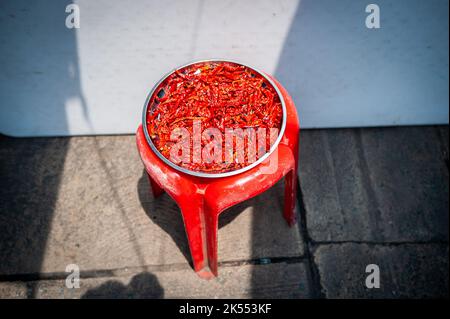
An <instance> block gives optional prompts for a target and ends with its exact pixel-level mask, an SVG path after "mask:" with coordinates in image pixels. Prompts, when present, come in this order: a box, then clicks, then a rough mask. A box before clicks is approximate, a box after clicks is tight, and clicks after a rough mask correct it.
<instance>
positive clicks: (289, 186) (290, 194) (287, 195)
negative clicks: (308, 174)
mask: <svg viewBox="0 0 450 319" xmlns="http://www.w3.org/2000/svg"><path fill="white" fill-rule="evenodd" d="M284 180H285V186H284V212H283V215H284V218H285V219H286V221H287V223H288V224H289V226H292V225H294V224H295V221H296V216H295V204H296V202H297V198H296V193H297V173H296V170H295V169H292V170H290V171H289V173H287V174H286V176H285V178H284Z"/></svg>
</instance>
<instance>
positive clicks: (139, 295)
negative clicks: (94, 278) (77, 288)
mask: <svg viewBox="0 0 450 319" xmlns="http://www.w3.org/2000/svg"><path fill="white" fill-rule="evenodd" d="M163 297H164V289H163V288H162V287H161V284H160V283H159V281H158V278H157V277H156V276H155V275H154V274H152V273H150V272H142V273H139V274H137V275H135V276H134V277H133V278H132V279H131V280H130V283H129V284H128V285H124V284H123V283H121V282H120V281H118V280H109V281H107V282H105V283H103V284H101V285H100V286H98V287H95V288H92V289H90V290H88V291H87V292H86V293H85V294H84V295H83V296H82V297H81V299H161V298H163Z"/></svg>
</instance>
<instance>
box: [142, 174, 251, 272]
mask: <svg viewBox="0 0 450 319" xmlns="http://www.w3.org/2000/svg"><path fill="white" fill-rule="evenodd" d="M137 189H138V194H139V201H140V202H141V205H142V208H143V209H144V211H145V213H146V214H147V216H148V217H149V218H150V219H151V220H152V221H153V222H154V223H155V224H157V225H158V226H159V227H160V228H161V229H162V230H164V231H165V232H166V233H167V234H169V235H170V237H172V239H173V241H174V242H175V244H176V245H177V247H178V248H179V249H180V251H181V253H182V254H183V255H184V257H185V258H186V260H187V261H188V263H189V265H190V266H191V267H192V268H193V264H192V259H191V254H190V251H189V244H188V241H187V236H186V231H185V229H184V223H183V217H182V215H181V211H180V208H179V207H178V205H177V203H176V202H175V201H174V200H173V199H172V198H171V197H170V196H169V195H168V194H167V193H164V194H163V195H161V196H160V197H158V198H157V199H155V198H154V197H153V195H152V192H151V186H150V183H149V180H148V177H147V172H146V171H145V170H143V172H142V176H141V178H140V179H139V181H138V185H137ZM251 204H252V203H251V202H250V201H245V202H242V203H239V204H237V205H235V206H233V207H231V208H229V209H227V210H226V211H225V212H223V213H222V214H221V215H220V218H219V229H220V228H222V227H224V226H226V225H228V224H229V223H231V222H232V221H233V220H234V219H235V218H236V217H237V216H238V215H239V214H240V213H241V212H243V211H244V210H245V209H246V208H248V207H250V206H252V205H251Z"/></svg>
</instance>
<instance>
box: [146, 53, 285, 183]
mask: <svg viewBox="0 0 450 319" xmlns="http://www.w3.org/2000/svg"><path fill="white" fill-rule="evenodd" d="M207 62H219V63H220V62H228V63H234V64H239V65H242V66H245V67H246V68H249V69H251V70H253V71H255V72H257V73H258V74H259V75H261V76H262V77H264V78H265V79H266V80H267V81H268V82H269V83H270V84H271V85H272V87H273V88H274V89H275V91H276V92H277V94H278V97H279V99H280V102H281V108H282V111H283V119H282V122H281V129H280V132H279V133H278V137H277V139H276V140H275V142H274V143H273V145H272V146H271V148H270V150H269V152H267V153H266V154H264V155H263V156H262V157H261V158H259V159H258V160H257V161H255V162H254V163H252V164H250V165H247V166H245V167H242V168H240V169H237V170H234V171H229V172H224V173H205V172H199V171H193V170H189V169H186V168H184V167H181V166H179V165H177V164H175V163H173V162H171V161H170V160H169V159H167V158H166V157H164V155H162V154H161V153H160V152H159V150H158V149H157V148H156V146H155V145H154V144H153V141H152V139H151V137H150V135H149V133H148V130H147V111H148V107H149V104H150V99H151V98H152V96H153V94H154V93H155V91H156V90H157V89H158V88H159V86H160V84H162V83H163V82H164V81H165V80H166V79H167V78H168V77H169V76H170V75H172V74H173V73H174V72H175V71H177V70H180V69H183V68H186V67H188V66H191V65H193V64H198V63H207ZM286 117H287V112H286V103H285V101H284V97H283V94H282V93H281V91H280V89H279V88H278V86H277V85H276V84H275V82H274V81H273V80H272V79H271V78H269V76H268V75H266V74H265V73H264V72H262V71H260V70H258V69H257V68H254V67H252V66H249V65H248V64H245V63H241V62H238V61H234V60H228V59H208V60H196V61H193V62H189V63H186V64H183V65H181V66H179V67H177V68H174V69H172V70H171V71H170V72H168V73H167V74H165V75H164V76H163V77H162V78H161V79H160V80H159V81H158V82H157V83H156V84H155V85H154V86H153V88H152V90H151V91H150V93H149V94H148V95H147V98H146V99H145V104H144V109H143V112H142V126H143V130H144V135H145V139H146V140H147V143H148V144H149V145H150V148H151V149H152V151H153V152H154V153H155V154H156V155H157V156H158V157H159V158H160V159H161V160H162V161H163V162H164V163H166V164H167V165H169V166H170V167H172V168H174V169H176V170H178V171H180V172H182V173H185V174H188V175H192V176H197V177H206V178H221V177H228V176H233V175H237V174H240V173H243V172H246V171H248V170H250V169H252V168H253V167H255V166H257V165H258V164H260V163H262V162H263V161H264V160H265V159H266V158H267V157H269V156H270V155H271V154H272V153H273V152H274V151H275V150H276V149H277V147H278V144H279V143H280V141H281V139H282V138H283V135H284V131H285V129H286Z"/></svg>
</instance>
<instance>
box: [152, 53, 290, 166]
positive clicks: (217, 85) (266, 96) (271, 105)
mask: <svg viewBox="0 0 450 319" xmlns="http://www.w3.org/2000/svg"><path fill="white" fill-rule="evenodd" d="M149 103H150V105H149V108H148V114H147V128H148V132H149V134H150V137H151V139H152V141H153V144H154V145H155V146H156V148H157V149H158V150H159V151H160V153H161V154H162V155H163V156H164V157H166V158H167V159H169V160H170V147H171V146H172V145H173V144H174V141H171V139H170V134H171V132H172V131H173V130H174V129H175V128H177V127H180V128H186V129H187V130H188V131H189V132H190V133H191V147H192V133H193V132H192V126H193V121H196V120H198V121H201V126H202V130H204V129H206V128H217V129H219V130H220V132H221V134H222V144H223V145H222V146H223V147H224V146H225V140H226V139H225V129H226V128H230V129H236V128H242V129H246V128H255V129H256V128H266V129H270V128H277V129H280V127H281V122H282V116H283V113H282V107H281V102H280V99H279V97H278V94H277V92H276V91H275V89H274V88H273V87H272V85H271V84H270V83H269V82H268V81H267V80H266V79H265V78H264V77H262V76H261V75H259V74H257V73H255V72H254V71H253V70H251V69H249V68H247V67H245V66H243V65H239V64H235V63H231V62H202V63H197V64H193V65H191V66H188V67H186V68H184V69H183V70H182V71H180V70H177V71H176V72H174V73H173V74H171V75H170V76H169V77H168V78H167V79H166V80H165V81H164V82H163V85H162V88H161V89H160V90H159V91H158V92H156V94H155V96H154V97H153V98H152V99H151V100H150V102H149ZM266 140H267V145H266V150H267V151H268V150H269V149H270V141H269V138H267V139H266ZM208 142H210V141H205V140H202V141H201V147H202V149H203V147H204V146H205V145H206V144H207V143H208ZM233 143H234V144H233V149H234V154H233V161H232V162H231V163H225V162H224V161H223V160H224V157H225V154H223V156H222V162H219V163H216V162H213V163H209V164H208V163H204V162H201V163H194V162H193V161H192V154H191V161H190V162H189V163H177V164H178V165H180V166H182V167H185V168H187V169H190V170H194V171H201V172H209V173H222V172H227V171H232V170H236V169H240V168H242V167H245V166H247V165H249V164H250V163H249V162H248V155H247V152H246V151H247V150H248V143H249V141H247V142H246V143H245V161H244V162H237V161H235V160H234V158H235V157H236V158H237V154H236V150H235V147H236V144H235V142H233ZM191 153H192V152H191Z"/></svg>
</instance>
